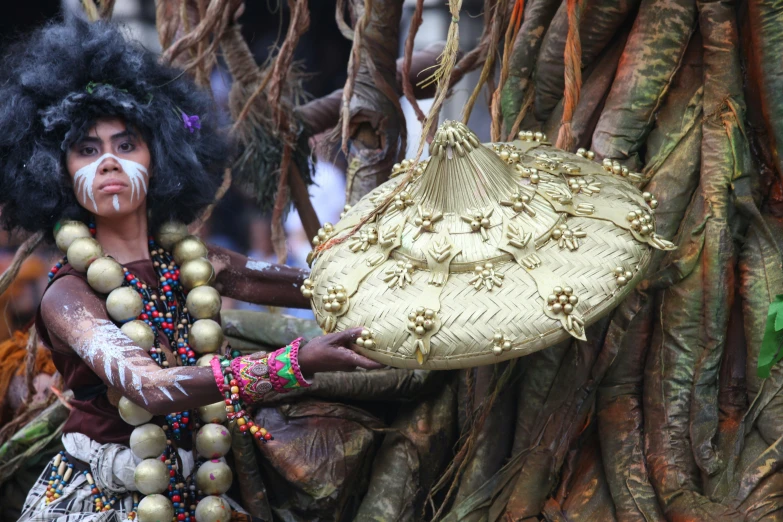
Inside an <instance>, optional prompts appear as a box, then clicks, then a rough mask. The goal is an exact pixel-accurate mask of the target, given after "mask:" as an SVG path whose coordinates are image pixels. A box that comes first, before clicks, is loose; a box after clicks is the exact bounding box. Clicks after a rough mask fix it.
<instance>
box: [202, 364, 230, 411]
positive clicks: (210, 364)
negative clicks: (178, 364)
mask: <svg viewBox="0 0 783 522" xmlns="http://www.w3.org/2000/svg"><path fill="white" fill-rule="evenodd" d="M215 357H217V355H216V354H214V353H208V354H206V355H202V356H201V357H199V358H198V360H197V361H196V366H212V359H214V358H215ZM220 404H222V405H223V407H224V408H225V404H223V403H222V402H221V403H220Z"/></svg>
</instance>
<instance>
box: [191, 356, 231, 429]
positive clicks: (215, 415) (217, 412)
mask: <svg viewBox="0 0 783 522" xmlns="http://www.w3.org/2000/svg"><path fill="white" fill-rule="evenodd" d="M199 360H200V359H199ZM198 414H199V417H201V420H202V422H225V421H226V419H227V418H228V417H227V415H226V404H225V403H224V402H223V401H220V402H216V403H214V404H207V405H206V406H202V407H200V408H199V409H198Z"/></svg>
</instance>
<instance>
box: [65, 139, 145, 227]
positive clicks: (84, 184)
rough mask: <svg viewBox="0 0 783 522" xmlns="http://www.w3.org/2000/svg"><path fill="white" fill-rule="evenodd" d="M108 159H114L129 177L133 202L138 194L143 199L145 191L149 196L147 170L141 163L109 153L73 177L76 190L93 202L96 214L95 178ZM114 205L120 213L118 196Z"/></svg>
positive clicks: (113, 201)
mask: <svg viewBox="0 0 783 522" xmlns="http://www.w3.org/2000/svg"><path fill="white" fill-rule="evenodd" d="M106 158H114V159H115V160H116V161H117V163H119V164H120V166H121V167H122V170H123V171H124V172H125V174H126V175H127V176H128V179H129V180H130V185H131V198H130V200H131V202H133V198H134V196H136V193H137V192H138V194H139V198H141V192H142V191H144V195H146V194H147V180H146V178H145V175H147V168H146V167H145V166H144V165H142V164H141V163H136V162H135V161H131V160H127V159H122V158H118V157H117V156H115V155H114V154H112V153H110V152H107V153H106V154H104V155H103V156H101V157H100V158H98V159H97V160H95V161H93V162H92V163H90V164H89V165H85V166H84V167H82V168H80V169H79V170H77V171H76V173H75V174H74V175H73V183H74V185H75V186H76V190H77V191H81V193H82V199H84V200H87V199H89V200H90V201H92V206H93V208H94V209H95V211H96V212H98V204H97V203H96V202H95V194H94V193H93V183H94V182H95V176H97V175H98V167H100V166H101V163H103V160H105V159H106ZM112 203H113V204H114V209H115V210H118V211H119V209H120V208H119V207H120V202H119V198H118V197H117V196H116V195H115V196H114V198H112Z"/></svg>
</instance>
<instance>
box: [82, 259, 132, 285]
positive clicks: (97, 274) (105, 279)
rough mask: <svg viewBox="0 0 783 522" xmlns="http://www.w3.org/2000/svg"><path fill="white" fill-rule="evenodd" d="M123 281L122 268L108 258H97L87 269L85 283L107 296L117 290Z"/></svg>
mask: <svg viewBox="0 0 783 522" xmlns="http://www.w3.org/2000/svg"><path fill="white" fill-rule="evenodd" d="M124 280H125V273H124V272H123V271H122V266H120V264H119V263H118V262H117V261H115V260H114V259H112V258H110V257H99V258H98V259H96V260H95V261H93V262H92V263H91V264H90V267H89V268H88V269H87V283H89V285H90V286H91V287H92V289H93V290H95V291H96V292H99V293H101V294H108V293H109V292H111V291H112V290H114V289H115V288H119V287H120V286H122V282H123V281H124Z"/></svg>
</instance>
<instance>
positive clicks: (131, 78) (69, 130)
mask: <svg viewBox="0 0 783 522" xmlns="http://www.w3.org/2000/svg"><path fill="white" fill-rule="evenodd" d="M0 82H2V83H0V208H2V211H1V213H0V220H2V224H3V226H4V227H5V228H6V229H9V230H10V229H19V228H21V229H25V230H28V231H39V230H47V231H51V230H52V228H53V227H54V225H55V224H56V223H57V221H59V220H60V219H63V218H75V219H85V218H86V217H87V216H88V213H87V211H86V210H84V209H83V208H82V207H81V206H80V205H79V203H78V201H77V200H76V197H75V195H74V192H73V188H72V184H71V180H70V177H69V176H68V173H67V171H66V168H65V155H66V151H67V150H68V148H69V147H70V146H71V145H72V144H73V143H75V142H77V141H79V140H80V139H81V138H82V137H83V136H84V135H85V134H86V132H87V131H88V130H89V129H90V128H91V127H92V126H93V124H94V122H95V120H96V119H97V118H100V117H105V116H115V117H120V118H123V119H124V120H125V122H126V124H127V125H128V126H129V127H131V128H134V129H136V130H138V131H139V132H140V133H141V135H142V137H143V138H144V140H145V141H146V142H147V146H148V147H149V150H150V153H151V158H152V159H151V162H152V168H151V169H150V170H151V174H152V177H151V179H150V183H149V193H148V195H147V209H148V211H149V212H150V216H151V224H152V223H161V222H164V221H168V220H172V219H174V220H178V221H182V222H184V223H189V222H191V221H193V220H194V219H195V218H196V217H197V216H198V214H199V213H200V212H201V211H202V210H203V209H204V208H205V207H206V206H207V205H209V204H210V203H211V202H212V201H213V200H214V198H215V194H216V192H217V189H218V187H219V186H220V183H221V181H222V177H223V171H224V168H225V167H226V166H227V165H228V164H229V163H230V158H229V157H228V156H229V154H228V152H229V151H228V146H227V140H226V136H225V134H224V133H222V132H221V131H220V129H218V127H217V121H218V118H217V114H216V113H215V112H214V110H215V109H214V105H213V103H212V100H211V98H210V97H209V96H208V95H207V94H206V93H205V92H203V91H202V90H200V89H199V88H198V87H196V85H195V84H194V83H193V82H192V81H191V80H190V79H188V78H187V77H185V76H184V75H183V74H182V72H181V71H178V70H175V69H173V68H170V67H166V66H163V65H160V64H159V63H158V62H157V60H156V56H155V55H154V54H153V53H151V52H149V51H147V50H146V49H144V48H142V47H141V46H140V44H138V43H137V42H132V41H130V40H128V39H126V38H125V37H124V36H123V34H122V32H121V30H120V28H119V27H118V26H116V25H114V24H110V23H105V22H96V23H88V22H85V21H82V20H79V19H76V18H73V19H70V20H67V21H65V22H56V23H51V24H49V25H47V26H45V27H43V28H41V29H39V30H37V31H35V32H34V33H32V34H31V35H29V36H28V37H27V38H25V39H23V40H21V41H19V42H17V43H15V44H13V45H12V46H11V47H10V48H8V49H7V51H6V54H5V57H4V59H3V62H2V65H0ZM183 113H185V116H194V115H195V116H199V118H200V124H201V129H200V130H195V132H191V130H192V129H189V128H187V126H186V124H185V121H184V117H185V116H183ZM151 226H152V225H151Z"/></svg>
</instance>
